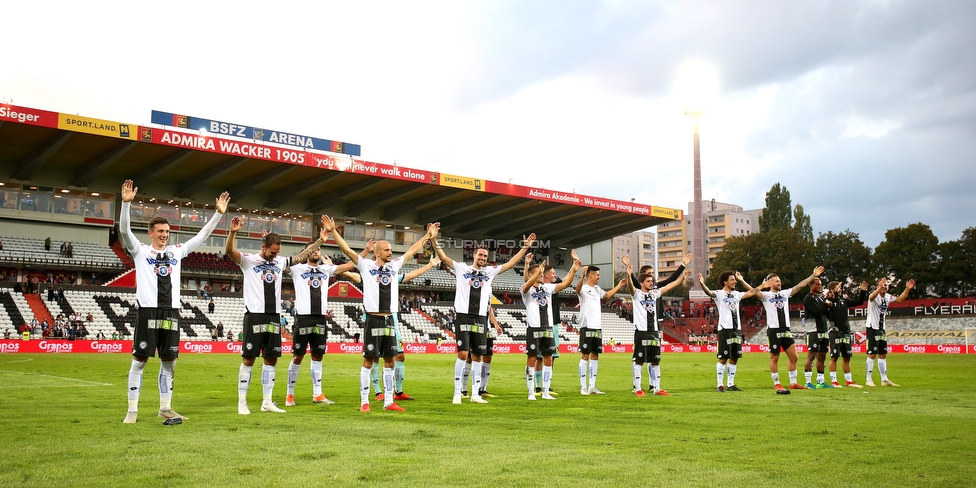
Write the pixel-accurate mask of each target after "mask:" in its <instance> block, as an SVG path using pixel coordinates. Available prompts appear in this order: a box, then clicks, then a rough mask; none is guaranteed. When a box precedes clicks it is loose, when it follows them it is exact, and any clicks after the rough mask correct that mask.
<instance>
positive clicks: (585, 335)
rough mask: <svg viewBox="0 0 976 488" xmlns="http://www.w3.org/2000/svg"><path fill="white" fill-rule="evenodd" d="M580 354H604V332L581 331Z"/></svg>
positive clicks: (598, 330)
mask: <svg viewBox="0 0 976 488" xmlns="http://www.w3.org/2000/svg"><path fill="white" fill-rule="evenodd" d="M579 334H580V336H579V337H580V338H579V352H581V353H583V354H600V353H602V352H603V331H602V330H601V329H587V328H583V329H580V333H579Z"/></svg>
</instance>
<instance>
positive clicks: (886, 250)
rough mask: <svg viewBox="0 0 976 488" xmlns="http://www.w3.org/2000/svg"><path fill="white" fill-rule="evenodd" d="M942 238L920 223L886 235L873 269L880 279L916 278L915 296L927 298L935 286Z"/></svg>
mask: <svg viewBox="0 0 976 488" xmlns="http://www.w3.org/2000/svg"><path fill="white" fill-rule="evenodd" d="M938 249H939V238H938V237H935V234H933V233H932V229H931V228H930V227H929V226H928V225H926V224H923V223H921V222H919V223H915V224H909V225H908V227H898V228H895V229H890V230H888V231H887V232H885V240H884V241H882V242H881V243H880V244H878V247H876V248H875V250H874V266H875V269H876V270H877V272H878V273H879V274H880V276H879V278H880V277H881V276H888V277H894V278H895V279H896V280H903V279H905V280H907V279H911V278H914V279H915V280H916V281H917V282H918V286H916V287H915V290H913V291H912V294H913V295H914V294H915V293H918V294H919V295H920V296H924V295H926V290H927V289H928V288H929V287H931V286H932V285H933V284H934V283H935V282H936V276H937V273H938V269H937V267H938V263H937V262H936V255H937V254H936V253H937V251H938Z"/></svg>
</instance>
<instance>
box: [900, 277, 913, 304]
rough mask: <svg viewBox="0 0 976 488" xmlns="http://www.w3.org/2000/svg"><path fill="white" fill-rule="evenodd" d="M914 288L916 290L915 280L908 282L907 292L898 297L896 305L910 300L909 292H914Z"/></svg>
mask: <svg viewBox="0 0 976 488" xmlns="http://www.w3.org/2000/svg"><path fill="white" fill-rule="evenodd" d="M912 288H915V280H914V279H912V280H908V283H905V291H903V292H901V295H898V298H896V299H895V303H898V302H904V301H905V299H906V298H908V292H910V291H912Z"/></svg>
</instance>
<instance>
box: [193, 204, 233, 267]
mask: <svg viewBox="0 0 976 488" xmlns="http://www.w3.org/2000/svg"><path fill="white" fill-rule="evenodd" d="M228 203H230V193H227V192H223V193H221V194H220V196H219V197H217V213H215V214H213V216H211V217H210V220H208V221H207V225H204V226H203V228H202V229H200V232H197V235H195V236H193V237H192V238H190V240H188V241H186V243H185V244H183V247H185V248H186V252H187V254H189V253H190V251H192V250H194V249H196V248H197V246H199V245H200V244H203V241H205V240H207V237H210V233H211V232H213V230H214V229H216V228H217V224H218V223H219V222H220V216H221V215H224V213H225V212H227V204H228Z"/></svg>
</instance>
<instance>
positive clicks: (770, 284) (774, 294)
mask: <svg viewBox="0 0 976 488" xmlns="http://www.w3.org/2000/svg"><path fill="white" fill-rule="evenodd" d="M823 270H824V268H823V266H817V267H816V268H815V269H814V270H813V274H812V275H810V276H808V277H807V278H806V279H804V280H803V281H801V282H799V283H797V285H796V286H794V287H793V288H787V289H785V290H784V289H783V282H782V280H780V278H779V275H777V274H776V273H770V274H769V275H767V276H766V281H765V282H764V283H763V284H761V285H759V289H760V290H762V289H763V288H769V291H761V292H760V300H762V304H763V307H765V309H766V326H767V331H766V337H767V338H768V339H769V374H770V375H772V377H773V387H774V388H775V389H776V390H785V389H786V388H783V385H781V384H780V382H779V355H780V353H781V352H783V351H785V352H786V357H787V358H788V359H789V363H788V365H787V371H788V372H789V377H790V389H791V390H807V389H808V388H807V387H806V386H803V385H801V384H799V383H797V382H796V345H795V344H794V343H793V333H792V332H790V297H791V296H793V295H794V294H796V292H798V291H800V289H801V288H803V287H805V286H807V285H809V284H810V282H811V281H813V280H814V278H816V277H818V276H820V274H821V273H823Z"/></svg>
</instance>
